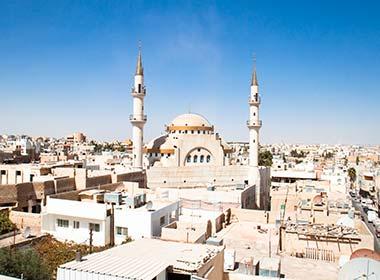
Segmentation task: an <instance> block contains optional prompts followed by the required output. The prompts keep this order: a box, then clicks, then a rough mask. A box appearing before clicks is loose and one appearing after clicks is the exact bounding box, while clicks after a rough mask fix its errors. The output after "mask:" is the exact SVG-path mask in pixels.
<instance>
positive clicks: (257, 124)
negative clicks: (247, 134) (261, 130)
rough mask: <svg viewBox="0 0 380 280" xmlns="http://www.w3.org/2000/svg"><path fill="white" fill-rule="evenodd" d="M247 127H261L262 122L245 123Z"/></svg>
mask: <svg viewBox="0 0 380 280" xmlns="http://www.w3.org/2000/svg"><path fill="white" fill-rule="evenodd" d="M247 125H248V126H262V125H263V122H262V121H251V120H248V121H247Z"/></svg>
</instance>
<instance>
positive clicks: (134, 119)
mask: <svg viewBox="0 0 380 280" xmlns="http://www.w3.org/2000/svg"><path fill="white" fill-rule="evenodd" d="M129 120H130V121H131V122H132V123H133V122H136V123H137V122H146V120H147V117H146V115H129Z"/></svg>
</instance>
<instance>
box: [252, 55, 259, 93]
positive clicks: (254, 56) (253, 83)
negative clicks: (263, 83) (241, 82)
mask: <svg viewBox="0 0 380 280" xmlns="http://www.w3.org/2000/svg"><path fill="white" fill-rule="evenodd" d="M258 85H259V83H258V82H257V74H256V55H255V54H253V72H252V79H251V86H258Z"/></svg>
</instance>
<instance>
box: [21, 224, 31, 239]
mask: <svg viewBox="0 0 380 280" xmlns="http://www.w3.org/2000/svg"><path fill="white" fill-rule="evenodd" d="M22 236H23V237H24V238H29V237H31V236H32V230H31V229H30V227H26V228H25V230H24V232H23V234H22Z"/></svg>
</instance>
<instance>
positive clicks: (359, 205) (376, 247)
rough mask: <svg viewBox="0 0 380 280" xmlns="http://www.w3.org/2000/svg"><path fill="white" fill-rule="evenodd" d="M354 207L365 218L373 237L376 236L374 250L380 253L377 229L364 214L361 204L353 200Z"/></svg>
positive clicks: (379, 239)
mask: <svg viewBox="0 0 380 280" xmlns="http://www.w3.org/2000/svg"><path fill="white" fill-rule="evenodd" d="M352 205H353V206H354V207H355V209H356V210H359V211H360V214H361V216H362V217H363V220H364V222H365V223H366V225H367V227H368V229H369V230H370V231H371V233H372V235H373V236H374V243H375V244H374V248H375V251H376V252H378V253H380V238H377V237H376V229H375V227H374V225H373V224H372V223H369V222H368V216H367V214H366V213H365V212H364V210H363V208H362V206H361V204H360V202H356V201H355V200H352Z"/></svg>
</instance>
